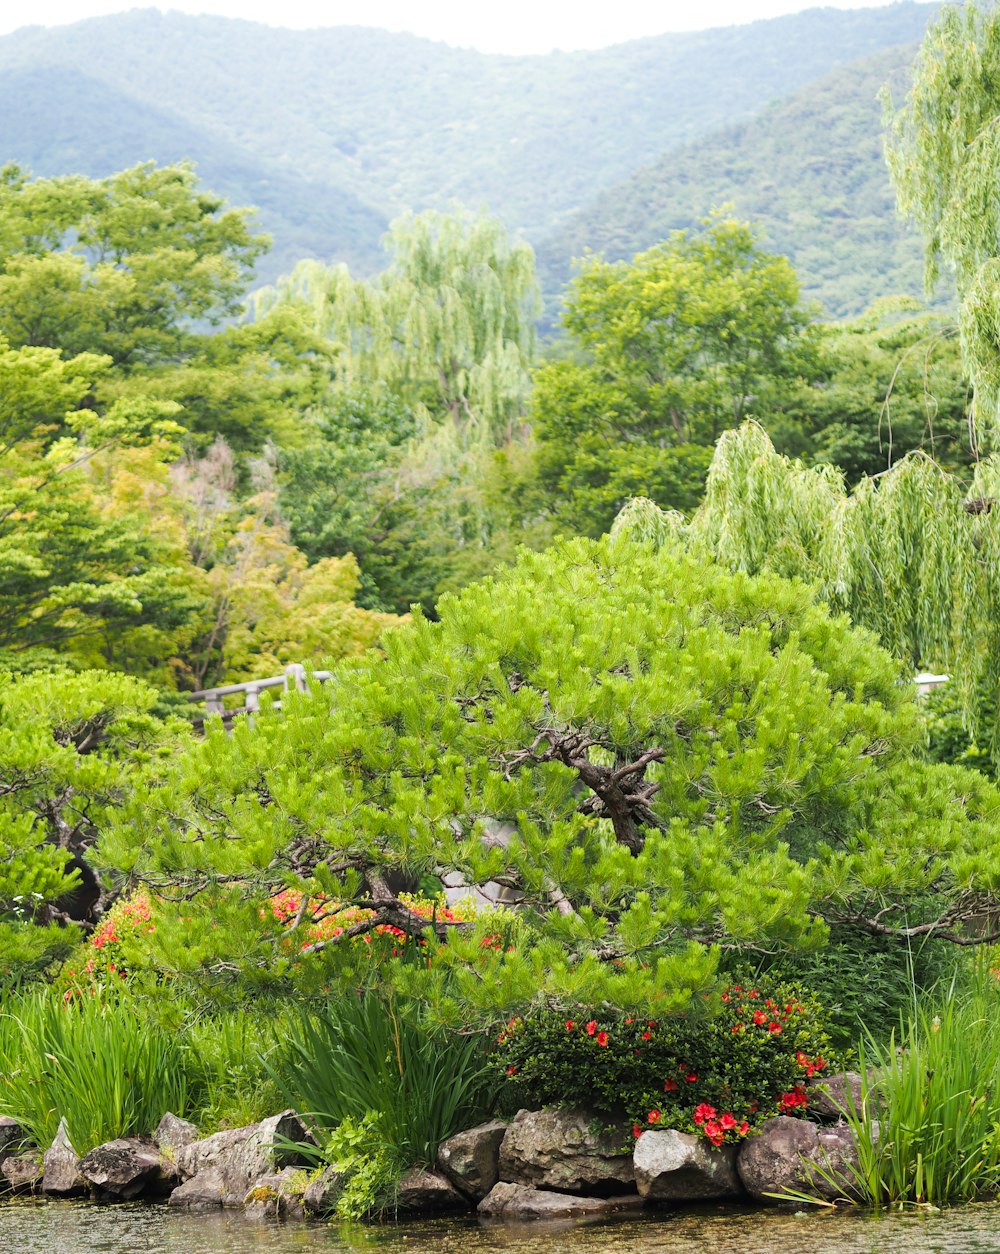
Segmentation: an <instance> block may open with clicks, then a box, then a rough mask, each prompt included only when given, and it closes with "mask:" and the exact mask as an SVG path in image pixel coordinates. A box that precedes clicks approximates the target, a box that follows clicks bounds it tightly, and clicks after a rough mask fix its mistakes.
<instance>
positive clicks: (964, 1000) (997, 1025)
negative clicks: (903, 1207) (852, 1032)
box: [847, 973, 1000, 1206]
mask: <svg viewBox="0 0 1000 1254" xmlns="http://www.w3.org/2000/svg"><path fill="white" fill-rule="evenodd" d="M987 980H988V981H989V983H988V984H987V983H986V981H987ZM993 983H994V980H993V977H992V976H987V975H985V973H984V981H983V982H982V984H981V987H980V988H979V989H978V990H974V991H973V992H972V994H971V995H969V994H964V995H963V994H962V993H959V992H958V991H957V990H953V992H952V994H951V995H950V996H948V997H947V998H946V999H945V1000H944V1001H943V1002H941V1003H938V1004H937V1005H935V1004H933V1003H932V1004H930V1005H928V1006H925V1007H922V1008H921V1009H919V1010H918V1011H917V1013H916V1014H915V1015H914V1017H913V1018H911V1019H910V1020H909V1021H908V1022H906V1023H905V1024H903V1026H902V1027H901V1029H900V1032H899V1036H898V1037H896V1036H895V1035H894V1036H892V1037H891V1038H890V1039H889V1041H888V1042H885V1043H878V1042H875V1041H871V1040H869V1041H868V1043H867V1044H866V1045H864V1046H863V1047H862V1048H861V1049H860V1050H859V1062H860V1065H861V1068H862V1075H863V1076H864V1077H865V1080H864V1082H863V1096H862V1103H861V1107H860V1109H852V1110H849V1111H848V1113H847V1122H848V1125H849V1126H850V1127H851V1129H852V1130H853V1132H854V1135H855V1139H856V1141H857V1145H858V1159H859V1164H858V1167H857V1168H856V1169H855V1171H854V1184H855V1187H856V1189H857V1192H858V1194H859V1195H860V1198H861V1200H862V1201H863V1202H866V1203H868V1204H869V1205H873V1206H884V1205H895V1204H900V1203H906V1202H913V1203H917V1204H922V1205H931V1206H944V1205H948V1204H953V1203H956V1202H970V1201H974V1200H975V1199H977V1198H980V1197H984V1196H992V1195H993V1194H995V1192H996V1190H997V1187H998V1185H1000V1099H998V1096H997V1093H996V1083H995V1080H996V1075H997V1068H998V1067H1000V1019H998V1016H997V992H996V989H995V988H993V987H991V986H990V985H992V984H993ZM869 1069H871V1071H869ZM872 1073H873V1074H872Z"/></svg>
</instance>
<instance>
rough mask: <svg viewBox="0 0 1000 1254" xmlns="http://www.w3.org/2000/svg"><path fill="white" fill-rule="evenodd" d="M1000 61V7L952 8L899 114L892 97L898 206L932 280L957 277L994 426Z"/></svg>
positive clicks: (974, 372)
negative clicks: (919, 237)
mask: <svg viewBox="0 0 1000 1254" xmlns="http://www.w3.org/2000/svg"><path fill="white" fill-rule="evenodd" d="M998 68H1000V15H998V14H997V13H996V11H995V10H994V9H993V7H992V6H990V5H985V4H980V3H978V0H968V2H967V3H965V4H963V5H961V6H950V5H949V6H945V7H944V8H943V9H942V11H941V13H940V14H939V15H938V17H937V19H936V20H935V21H934V22H933V23H932V25H931V26H930V28H929V29H928V31H927V34H926V35H925V37H924V42H923V44H922V45H921V48H920V51H919V54H918V56H917V60H916V64H915V66H914V74H913V86H912V87H911V89H910V91H909V93H908V95H907V97H906V100H905V102H904V104H903V106H902V107H901V108H900V109H899V110H898V111H897V112H896V113H895V114H893V113H892V111H891V99H890V98H889V97H888V95H887V96H886V99H885V103H886V108H887V121H888V123H889V129H888V139H887V156H888V161H889V170H890V173H891V175H892V180H893V185H894V186H895V189H896V197H897V204H898V207H899V211H900V213H901V214H904V215H907V216H909V217H912V218H913V219H914V220H915V222H916V224H917V226H918V228H919V229H920V231H921V233H922V234H923V236H924V242H925V246H926V281H927V284H928V286H930V285H931V284H933V282H934V281H935V280H936V279H937V277H938V275H939V273H940V271H941V268H942V264H943V265H944V266H945V267H946V268H947V270H948V272H949V274H950V275H952V276H953V278H954V283H955V291H956V294H957V296H958V299H959V302H960V303H959V317H958V321H959V330H960V333H961V341H962V356H963V359H964V361H965V365H966V369H967V370H968V373H969V375H970V377H971V378H972V381H973V384H974V386H975V396H976V408H977V414H978V419H979V423H980V426H981V429H982V430H983V431H984V432H988V433H990V434H993V433H995V431H996V429H997V414H998V412H1000V351H998V345H1000V335H998V330H997V328H998V322H1000V305H998V302H997V282H996V280H997V273H998V269H1000V256H998V248H997V240H998V237H1000V210H998V208H997V203H996V196H995V195H994V188H995V186H996V179H997V170H998V168H1000V146H998V144H1000V141H998V136H997V129H996V115H997V110H998V107H1000V90H998V86H997V84H998V73H997V71H998Z"/></svg>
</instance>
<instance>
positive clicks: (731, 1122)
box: [719, 1111, 736, 1132]
mask: <svg viewBox="0 0 1000 1254" xmlns="http://www.w3.org/2000/svg"><path fill="white" fill-rule="evenodd" d="M719 1127H720V1128H722V1129H723V1131H725V1132H729V1131H730V1129H731V1128H735V1127H736V1120H735V1118H734V1117H733V1116H732V1115H731V1114H729V1113H728V1111H727V1112H726V1114H724V1115H723V1116H722V1118H721V1119H720V1120H719Z"/></svg>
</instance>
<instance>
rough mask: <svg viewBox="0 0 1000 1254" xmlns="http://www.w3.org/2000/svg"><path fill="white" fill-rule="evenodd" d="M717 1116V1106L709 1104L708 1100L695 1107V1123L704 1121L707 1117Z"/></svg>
mask: <svg viewBox="0 0 1000 1254" xmlns="http://www.w3.org/2000/svg"><path fill="white" fill-rule="evenodd" d="M714 1118H715V1107H714V1106H709V1104H708V1102H702V1103H701V1105H700V1106H696V1107H695V1108H694V1121H695V1123H704V1122H705V1121H706V1119H714Z"/></svg>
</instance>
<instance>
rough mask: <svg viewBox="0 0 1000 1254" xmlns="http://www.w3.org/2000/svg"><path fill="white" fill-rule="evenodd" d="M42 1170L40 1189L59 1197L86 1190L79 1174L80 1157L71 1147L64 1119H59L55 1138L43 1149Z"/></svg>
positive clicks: (84, 1181) (84, 1182)
mask: <svg viewBox="0 0 1000 1254" xmlns="http://www.w3.org/2000/svg"><path fill="white" fill-rule="evenodd" d="M43 1161H44V1168H43V1172H42V1191H43V1192H44V1193H56V1194H58V1195H59V1196H60V1197H72V1196H75V1195H79V1194H81V1193H86V1192H87V1181H86V1180H84V1178H83V1176H81V1175H80V1159H79V1157H78V1155H77V1152H76V1150H75V1149H74V1148H73V1146H72V1144H71V1142H70V1139H69V1132H68V1130H67V1128H66V1120H65V1119H60V1120H59V1129H58V1131H57V1132H56V1135H55V1140H54V1141H53V1142H52V1144H51V1145H50V1146H49V1148H48V1149H47V1150H46V1151H45V1157H44V1160H43Z"/></svg>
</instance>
